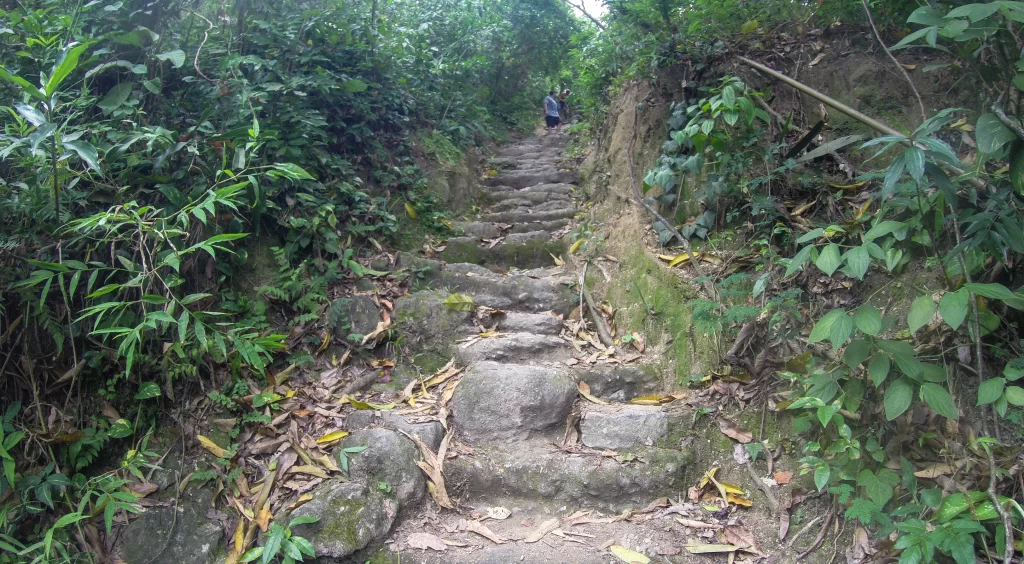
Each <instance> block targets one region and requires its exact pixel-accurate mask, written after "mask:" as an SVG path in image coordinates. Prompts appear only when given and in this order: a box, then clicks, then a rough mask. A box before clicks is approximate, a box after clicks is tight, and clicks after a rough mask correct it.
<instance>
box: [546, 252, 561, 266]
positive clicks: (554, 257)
mask: <svg viewBox="0 0 1024 564" xmlns="http://www.w3.org/2000/svg"><path fill="white" fill-rule="evenodd" d="M548 254H549V255H551V253H548ZM551 258H553V259H555V266H562V265H564V264H565V261H564V260H562V259H560V258H558V257H556V256H555V255H551Z"/></svg>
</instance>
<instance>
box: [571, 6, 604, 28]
mask: <svg viewBox="0 0 1024 564" xmlns="http://www.w3.org/2000/svg"><path fill="white" fill-rule="evenodd" d="M565 3H566V4H568V5H570V6H572V7H573V8H576V9H577V10H579V11H580V13H581V14H583V15H584V16H587V19H589V20H590V21H592V22H594V25H596V26H597V29H600V30H601V31H604V30H605V27H604V24H603V23H601V22H600V21H599V20H598V19H597V18H595V17H594V16H591V15H590V14H589V13H588V12H587V11H586V10H585V9H584V8H583V3H582V2H580V3H579V4H578V5H577V4H573V3H572V2H570V1H569V0H565Z"/></svg>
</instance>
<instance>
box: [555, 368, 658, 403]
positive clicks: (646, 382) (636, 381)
mask: <svg viewBox="0 0 1024 564" xmlns="http://www.w3.org/2000/svg"><path fill="white" fill-rule="evenodd" d="M575 374H576V377H577V379H579V380H580V381H582V382H586V383H587V385H589V386H590V393H591V394H593V395H595V396H596V397H599V398H601V399H603V400H607V401H611V402H617V403H625V402H627V401H629V400H631V399H633V398H637V397H640V396H650V395H656V394H658V393H660V392H661V391H662V390H664V389H665V385H664V382H663V378H662V375H661V372H660V369H659V368H658V367H656V366H652V365H649V364H598V365H596V366H589V367H588V366H577V367H576V370H575Z"/></svg>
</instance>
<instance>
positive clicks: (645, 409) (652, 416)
mask: <svg viewBox="0 0 1024 564" xmlns="http://www.w3.org/2000/svg"><path fill="white" fill-rule="evenodd" d="M667 433H668V415H666V414H665V412H664V411H662V409H661V408H660V407H657V406H649V405H628V404H620V405H588V406H587V409H586V410H585V411H584V412H583V420H582V421H581V422H580V440H581V441H582V442H583V444H584V445H586V446H588V447H590V448H597V449H611V450H618V449H629V448H636V447H642V446H654V443H655V442H657V441H659V440H661V439H662V438H664V437H665V435H666V434H667Z"/></svg>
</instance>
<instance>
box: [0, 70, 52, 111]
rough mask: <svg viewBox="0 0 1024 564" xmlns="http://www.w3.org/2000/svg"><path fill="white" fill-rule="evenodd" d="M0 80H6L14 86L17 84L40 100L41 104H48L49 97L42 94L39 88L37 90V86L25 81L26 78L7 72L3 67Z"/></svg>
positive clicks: (0, 71)
mask: <svg viewBox="0 0 1024 564" xmlns="http://www.w3.org/2000/svg"><path fill="white" fill-rule="evenodd" d="M0 78H2V79H4V80H6V81H8V82H10V83H12V84H17V85H18V86H20V87H21V88H22V89H23V90H24V91H25V92H27V93H28V94H29V95H30V96H32V97H33V98H35V99H36V100H39V101H41V102H46V101H47V96H46V95H45V94H43V93H42V92H40V91H39V89H38V88H36V87H35V86H32V84H31V83H30V82H29V81H27V80H25V79H24V78H21V77H20V76H18V75H16V74H11V73H10V72H7V69H5V68H3V67H0Z"/></svg>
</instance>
